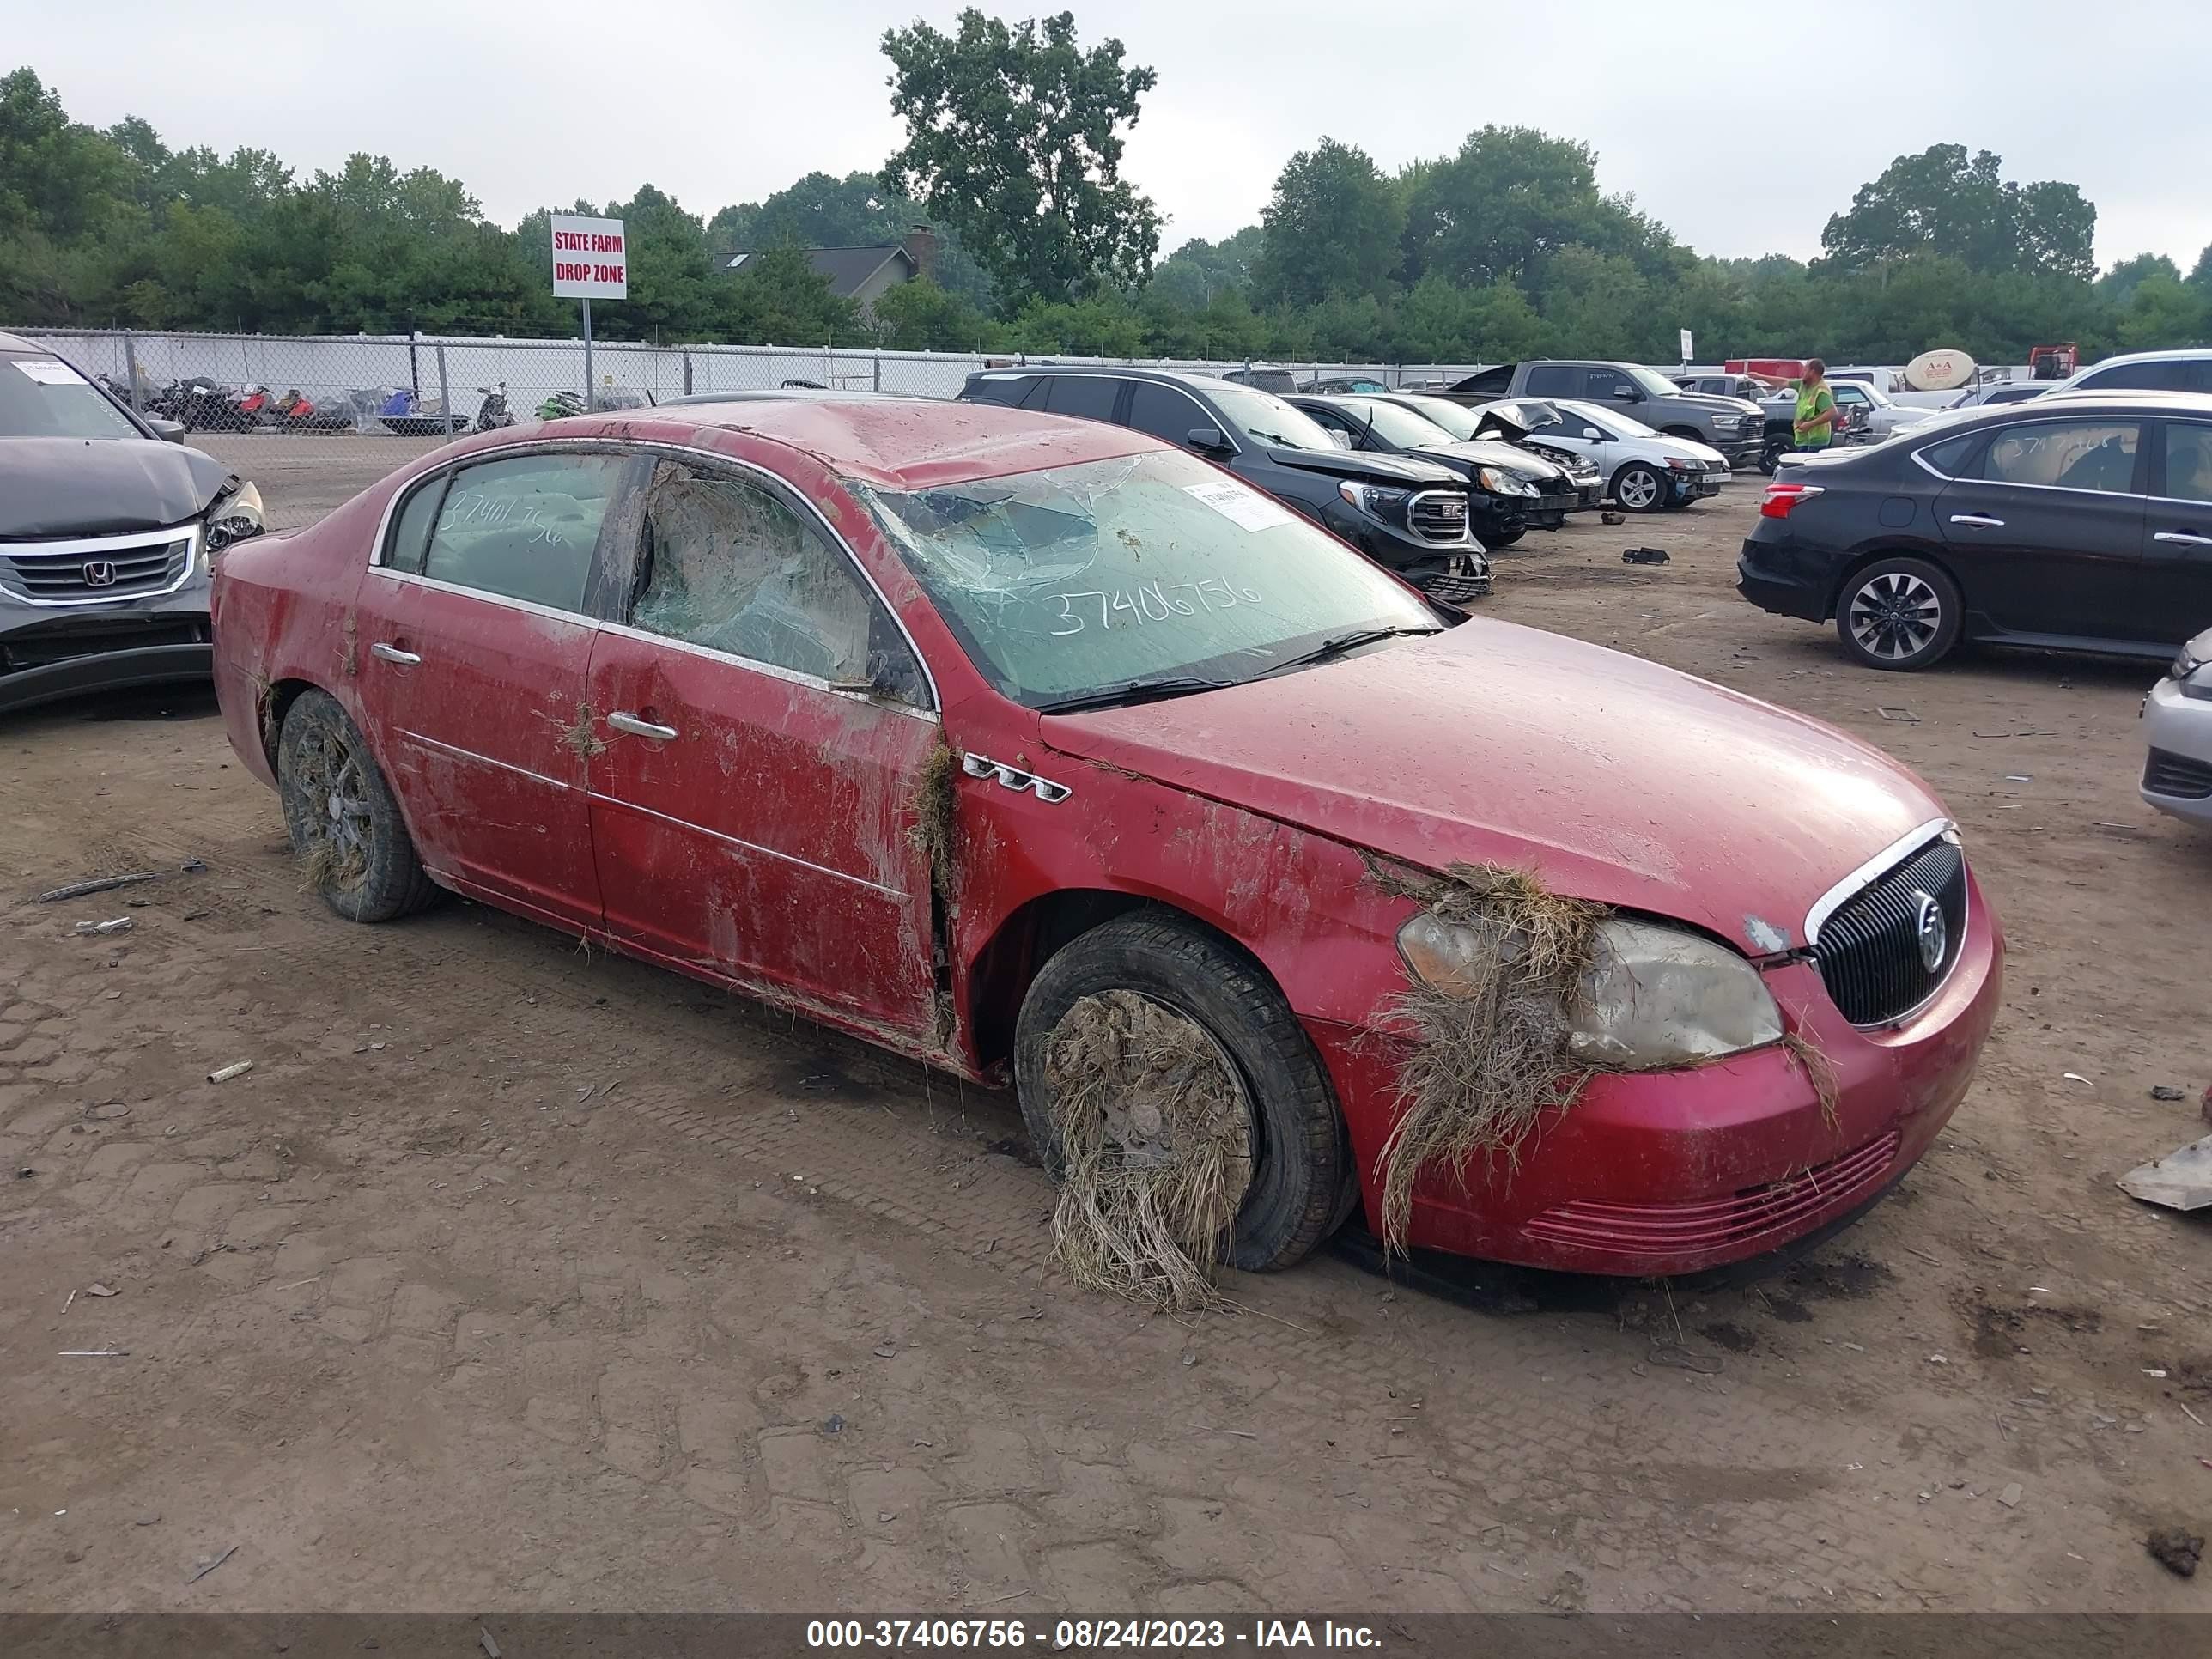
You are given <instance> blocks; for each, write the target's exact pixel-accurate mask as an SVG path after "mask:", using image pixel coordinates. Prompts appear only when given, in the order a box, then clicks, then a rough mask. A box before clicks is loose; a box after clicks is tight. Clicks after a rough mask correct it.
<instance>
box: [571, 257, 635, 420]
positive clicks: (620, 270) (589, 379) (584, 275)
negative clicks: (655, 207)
mask: <svg viewBox="0 0 2212 1659" xmlns="http://www.w3.org/2000/svg"><path fill="white" fill-rule="evenodd" d="M552 218H553V295H554V297H555V298H556V299H562V300H580V301H583V302H584V408H585V410H586V412H587V413H588V412H590V411H592V410H596V409H598V408H599V383H598V381H597V380H596V378H595V377H594V376H593V374H592V301H594V300H627V299H628V298H629V254H628V252H626V251H625V250H626V248H627V241H626V239H625V238H624V236H623V222H622V221H621V220H619V219H581V218H578V217H576V216H574V215H573V214H567V213H556V214H555V215H553V216H552Z"/></svg>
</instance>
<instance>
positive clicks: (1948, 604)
mask: <svg viewBox="0 0 2212 1659" xmlns="http://www.w3.org/2000/svg"><path fill="white" fill-rule="evenodd" d="M1963 620H1964V616H1963V611H1962V608H1961V606H1960V600H1959V590H1958V588H1957V587H1956V586H1954V584H1953V582H1952V580H1951V579H1950V578H1949V577H1948V576H1947V575H1945V574H1943V573H1942V571H1941V570H1938V569H1937V568H1936V567H1935V566H1934V565H1932V564H1929V563H1928V562H1926V561H1925V560H1923V559H1905V558H1898V559H1877V560H1876V561H1875V562H1874V563H1872V564H1870V565H1869V566H1867V567H1866V568H1864V569H1863V570H1855V571H1853V572H1852V573H1851V574H1850V576H1848V577H1847V578H1845V579H1844V587H1843V592H1841V593H1839V594H1838V595H1837V597H1836V637H1837V638H1838V639H1839V640H1841V641H1843V646H1844V652H1845V653H1847V654H1848V655H1849V656H1850V658H1851V659H1852V660H1853V661H1854V662H1857V663H1859V664H1861V665H1863V666H1865V667H1868V668H1882V669H1887V670H1889V671H1892V672H1895V673H1911V672H1912V671H1914V670H1916V669H1921V668H1930V667H1933V666H1934V665H1936V663H1938V662H1941V661H1942V659H1944V658H1945V657H1947V656H1948V655H1950V653H1951V648H1952V647H1954V646H1955V645H1956V644H1958V642H1959V628H1960V623H1961V622H1962V621H1963Z"/></svg>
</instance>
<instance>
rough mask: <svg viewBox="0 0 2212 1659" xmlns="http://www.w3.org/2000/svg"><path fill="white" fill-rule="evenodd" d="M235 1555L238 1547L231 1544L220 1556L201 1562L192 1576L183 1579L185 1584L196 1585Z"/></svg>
mask: <svg viewBox="0 0 2212 1659" xmlns="http://www.w3.org/2000/svg"><path fill="white" fill-rule="evenodd" d="M237 1553H238V1546H237V1545H235V1544H233V1545H232V1546H231V1547H229V1548H228V1549H227V1550H225V1551H224V1552H223V1553H222V1554H221V1555H218V1556H216V1558H215V1559H212V1560H209V1561H203V1562H201V1563H200V1565H199V1566H198V1567H197V1569H195V1570H194V1571H193V1573H192V1576H191V1577H189V1578H187V1579H185V1583H187V1584H197V1583H199V1582H200V1580H201V1579H203V1578H204V1577H207V1576H208V1575H209V1574H210V1573H211V1572H213V1571H215V1570H216V1568H217V1567H219V1566H221V1565H222V1564H223V1563H224V1562H226V1561H228V1560H229V1559H230V1558H231V1557H232V1556H234V1555H235V1554H237Z"/></svg>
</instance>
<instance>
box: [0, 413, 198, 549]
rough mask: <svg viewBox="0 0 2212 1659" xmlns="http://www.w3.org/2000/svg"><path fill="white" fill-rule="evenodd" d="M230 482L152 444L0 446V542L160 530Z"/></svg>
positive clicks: (27, 441) (9, 441)
mask: <svg viewBox="0 0 2212 1659" xmlns="http://www.w3.org/2000/svg"><path fill="white" fill-rule="evenodd" d="M230 479H231V471H230V469H229V468H228V467H227V466H225V465H223V464H222V462H220V461H218V460H216V459H215V458H214V457H213V456H212V455H204V454H202V453H200V452H199V451H198V450H197V449H186V448H185V447H183V446H182V445H180V444H169V443H163V442H161V441H160V440H159V439H156V438H143V439H139V438H5V439H0V537H4V538H12V539H28V538H37V537H64V536H120V535H127V534H129V533H130V532H132V531H135V530H166V529H167V528H168V527H169V526H171V525H173V524H182V523H184V522H185V520H187V519H196V518H197V517H198V516H199V515H200V514H201V513H204V512H205V511H206V510H207V508H208V506H209V504H210V503H211V502H212V501H214V500H215V498H216V495H219V494H221V493H222V489H223V486H224V485H225V484H227V483H229V482H230Z"/></svg>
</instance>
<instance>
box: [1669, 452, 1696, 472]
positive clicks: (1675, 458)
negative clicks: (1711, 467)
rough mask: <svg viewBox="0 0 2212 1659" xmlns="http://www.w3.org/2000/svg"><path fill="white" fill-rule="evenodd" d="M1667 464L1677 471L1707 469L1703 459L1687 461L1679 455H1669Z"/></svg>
mask: <svg viewBox="0 0 2212 1659" xmlns="http://www.w3.org/2000/svg"><path fill="white" fill-rule="evenodd" d="M1667 465H1668V466H1670V467H1672V468H1674V471H1677V472H1703V471H1705V463H1704V462H1703V461H1686V460H1684V459H1682V458H1681V457H1680V456H1679V455H1669V456H1668V458H1667Z"/></svg>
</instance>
